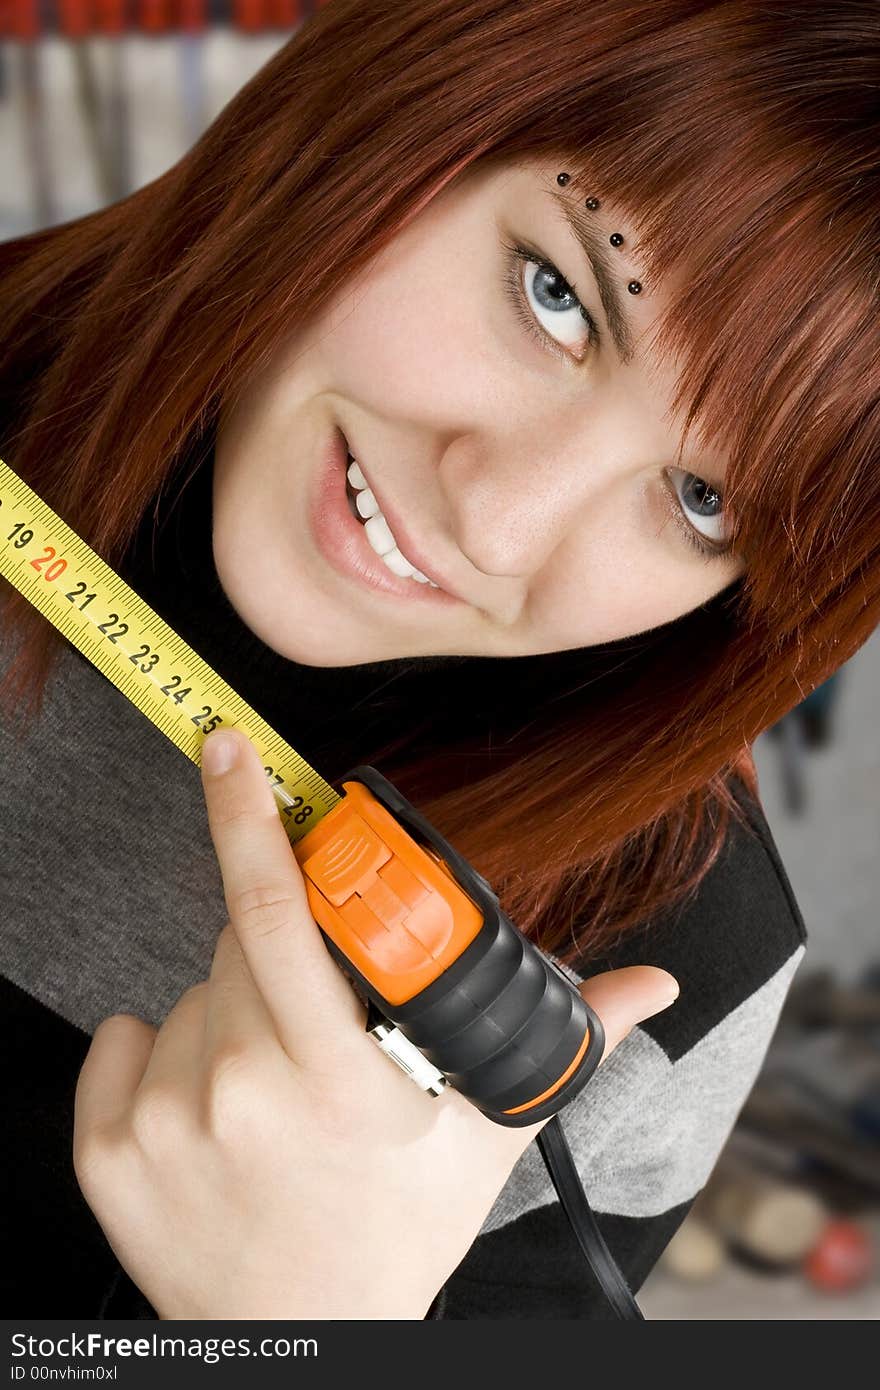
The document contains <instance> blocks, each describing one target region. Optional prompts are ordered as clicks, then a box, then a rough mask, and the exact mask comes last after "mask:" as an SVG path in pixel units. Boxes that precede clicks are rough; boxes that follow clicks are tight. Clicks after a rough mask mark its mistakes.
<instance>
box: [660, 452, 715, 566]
mask: <svg viewBox="0 0 880 1390" xmlns="http://www.w3.org/2000/svg"><path fill="white" fill-rule="evenodd" d="M666 471H667V474H669V477H670V480H671V484H673V488H674V492H676V498H677V505H676V512H677V520H678V523H680V525H681V530H683V532H684V535H685V539H688V541H690V542H691V543H692V545H694V546H695V548H696V549H698V550H701V552H702V553H703V555H706V556H712V555H730V550H731V545H730V537H728V525H727V516H726V514H724V499H723V496H722V493H720V492H719V491H717V489H716V488H713V486H712V484H710V482H706V480H705V478H699V477H696V474H695V473H685V471H684V468H667V470H666Z"/></svg>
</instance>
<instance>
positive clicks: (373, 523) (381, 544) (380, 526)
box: [364, 512, 397, 555]
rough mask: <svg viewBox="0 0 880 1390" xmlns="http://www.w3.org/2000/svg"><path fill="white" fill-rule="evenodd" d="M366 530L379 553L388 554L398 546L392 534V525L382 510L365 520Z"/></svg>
mask: <svg viewBox="0 0 880 1390" xmlns="http://www.w3.org/2000/svg"><path fill="white" fill-rule="evenodd" d="M364 530H365V531H366V533H367V540H368V541H369V542H370V545H371V546H372V547H373V549H374V550H375V552H376V554H377V555H387V554H388V552H389V551H391V550H394V549H395V548H396V546H397V541H396V540H395V539H394V537H393V535H392V534H391V527H390V526H389V525H388V522H387V521H386V520H385V518H384V516H383V515H382V513H381V512H377V513H376V515H375V516H371V517H370V518H369V520H368V521H366V522H365V524H364Z"/></svg>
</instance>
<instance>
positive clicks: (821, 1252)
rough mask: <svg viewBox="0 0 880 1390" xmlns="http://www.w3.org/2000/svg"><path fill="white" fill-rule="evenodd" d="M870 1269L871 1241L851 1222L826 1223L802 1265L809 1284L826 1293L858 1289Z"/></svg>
mask: <svg viewBox="0 0 880 1390" xmlns="http://www.w3.org/2000/svg"><path fill="white" fill-rule="evenodd" d="M873 1267H874V1256H873V1251H872V1248H871V1240H870V1237H869V1236H868V1234H867V1232H866V1231H864V1230H862V1228H861V1226H857V1225H856V1223H855V1222H854V1221H829V1222H828V1225H827V1226H826V1227H825V1229H824V1231H823V1232H822V1234H821V1236H820V1237H819V1239H818V1241H817V1242H816V1244H815V1245H814V1246H813V1249H812V1250H811V1251H810V1253H809V1255H808V1256H807V1258H806V1260H805V1261H804V1273H805V1274H806V1276H807V1278H808V1279H809V1281H810V1283H811V1284H814V1285H815V1286H816V1288H817V1289H822V1290H823V1291H824V1292H826V1293H844V1292H846V1290H848V1289H856V1288H858V1287H859V1285H861V1284H864V1283H865V1282H866V1281H867V1280H868V1278H869V1277H870V1274H871V1271H872V1269H873Z"/></svg>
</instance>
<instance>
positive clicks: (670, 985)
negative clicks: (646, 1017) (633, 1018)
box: [656, 970, 681, 1010]
mask: <svg viewBox="0 0 880 1390" xmlns="http://www.w3.org/2000/svg"><path fill="white" fill-rule="evenodd" d="M662 973H663V976H664V979H663V981H662V983H661V982H660V981H658V982H657V996H656V997H657V1008H658V1010H659V1009H666V1008H668V1007H669V1005H670V1004H674V1003H675V1001H676V999H677V998H678V996H679V994H680V993H681V991H680V989H679V985H678V980H676V978H675V976H674V975H670V974H669V973H668V972H667V971H665V970H664V971H663V972H662Z"/></svg>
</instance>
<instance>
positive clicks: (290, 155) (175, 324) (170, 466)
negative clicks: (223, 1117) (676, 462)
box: [0, 0, 880, 959]
mask: <svg viewBox="0 0 880 1390" xmlns="http://www.w3.org/2000/svg"><path fill="white" fill-rule="evenodd" d="M878 87H880V12H878V9H877V5H876V0H825V3H823V4H821V5H818V4H815V3H812V2H811V0H787V3H786V4H785V5H768V4H766V3H764V0H729V2H728V3H720V4H716V3H706V0H650V3H647V2H646V3H637V0H593V3H591V4H589V5H577V4H574V5H573V4H572V3H571V0H528V3H527V4H523V3H520V0H456V3H455V4H450V3H449V0H332V3H331V4H329V5H327V6H326V7H324V8H322V9H321V10H320V11H319V13H318V14H317V16H316V17H315V18H314V19H312V20H311V21H309V22H308V23H307V24H305V25H304V26H303V27H302V28H301V29H300V30H299V32H298V33H297V34H296V35H295V36H294V37H293V38H292V39H291V40H290V42H289V43H287V44H286V45H285V46H284V47H283V48H281V49H280V50H279V51H278V52H277V53H276V55H275V56H274V57H273V58H272V59H271V60H270V61H269V62H268V63H267V64H266V66H265V67H264V68H263V69H262V70H261V71H260V72H259V73H258V74H257V75H256V77H254V78H253V80H252V81H250V82H249V83H248V84H247V86H246V87H244V88H243V89H242V90H241V91H240V92H239V93H238V94H237V96H236V97H235V98H234V99H233V100H232V101H231V102H230V103H229V105H228V106H227V107H226V108H225V110H224V111H223V112H222V113H221V114H220V116H219V117H218V118H217V119H216V120H215V121H214V123H213V124H212V125H211V126H210V127H209V129H208V130H207V131H206V132H205V134H204V135H203V136H202V138H201V139H200V140H199V141H198V143H197V144H196V145H195V146H194V147H193V149H192V150H190V151H189V153H188V154H186V156H185V157H184V158H183V159H181V160H180V161H179V162H178V163H177V164H176V165H175V166H174V167H173V168H171V169H170V170H168V171H167V172H166V173H165V174H163V175H162V176H161V177H160V178H158V179H156V180H154V181H153V182H152V183H151V184H149V185H147V186H146V187H144V188H141V189H140V190H138V191H137V192H136V193H134V194H132V195H131V196H130V197H128V198H126V199H124V200H123V201H121V202H119V203H116V204H114V205H113V206H111V207H108V208H104V209H102V210H101V211H99V212H96V213H93V214H91V215H90V216H87V217H83V218H79V219H77V220H76V221H73V222H71V223H68V224H66V225H64V226H60V227H56V228H51V229H49V230H45V231H40V232H37V233H34V234H32V235H30V236H26V237H23V238H20V239H18V240H16V241H13V242H9V243H6V244H5V245H3V246H0V303H2V319H0V324H2V328H0V419H3V420H5V421H10V422H12V428H11V429H10V430H9V431H8V432H7V433H6V434H5V436H4V440H3V447H4V451H5V457H6V459H7V461H8V462H9V464H10V465H11V466H12V467H13V468H14V469H15V470H16V471H17V472H19V473H20V474H21V475H22V476H23V477H24V478H25V479H26V480H27V481H28V482H29V483H30V485H31V486H32V487H34V488H35V489H36V491H37V492H38V493H39V494H40V495H41V496H42V497H43V498H44V499H45V500H46V501H47V502H48V503H49V504H50V505H51V506H52V507H54V508H55V509H56V510H57V511H59V512H60V513H61V514H62V515H63V516H64V518H65V519H66V520H67V521H68V522H69V523H70V525H71V526H73V527H74V529H75V530H76V531H78V532H79V533H80V535H82V536H83V537H84V538H85V539H86V540H87V541H88V542H89V544H90V545H91V546H93V547H94V549H95V550H97V551H98V552H99V553H100V554H101V555H102V556H103V557H104V558H105V559H106V560H107V561H108V563H109V564H111V565H112V566H114V567H119V566H120V564H121V563H122V560H123V557H124V555H125V553H126V550H127V547H128V545H129V543H130V542H131V541H132V539H133V537H134V535H135V532H136V530H137V527H138V524H139V521H140V519H141V518H142V517H143V515H144V514H145V512H146V509H147V508H148V507H149V506H150V505H151V503H155V501H156V499H157V497H158V495H159V494H160V493H161V492H162V490H163V489H164V488H165V487H166V486H167V485H168V483H169V482H170V481H171V480H172V478H173V477H174V476H175V472H176V470H178V469H179V463H180V460H181V459H182V458H183V456H184V454H185V452H186V450H187V449H188V448H189V447H190V446H191V444H192V442H193V441H194V440H196V439H197V438H198V437H199V435H200V434H201V433H202V432H203V431H204V430H205V429H206V428H207V426H208V425H209V423H210V422H211V420H212V419H214V418H215V414H216V410H217V406H218V402H219V400H220V398H221V396H223V395H224V394H225V393H235V391H236V390H237V389H239V388H240V386H241V384H242V383H243V382H244V381H245V379H246V378H247V377H248V374H249V373H250V372H252V371H253V370H255V369H257V368H258V367H260V366H261V365H262V364H264V363H265V362H266V361H267V360H268V359H269V358H270V356H271V354H272V353H273V350H274V349H275V348H276V347H277V346H278V345H279V344H280V343H281V341H282V339H287V338H288V336H289V335H290V334H291V332H292V331H293V330H295V328H296V327H297V325H298V324H303V323H305V321H306V319H307V318H308V317H309V315H310V314H312V313H313V312H316V311H318V310H319V308H320V305H321V303H322V301H323V300H324V298H325V296H326V295H327V294H328V293H329V292H330V291H331V290H335V289H336V288H338V284H339V280H340V277H341V276H342V275H345V276H348V275H354V274H355V273H356V272H357V271H358V270H359V269H360V268H362V267H364V266H366V264H367V263H368V262H369V261H370V259H371V258H372V257H373V256H374V255H375V254H376V253H377V252H378V251H379V250H380V249H382V248H383V247H384V246H385V245H386V244H387V243H388V242H389V240H391V239H392V238H393V237H394V236H395V234H396V233H397V232H398V231H399V230H400V229H401V228H402V227H403V226H404V224H405V223H406V222H407V221H408V220H409V219H410V218H412V217H413V216H414V215H415V214H417V213H418V212H419V211H420V210H421V209H422V208H424V207H425V206H426V204H427V203H429V202H430V200H431V199H432V198H433V197H434V196H435V195H436V194H437V193H438V192H439V191H440V190H441V189H442V188H444V187H445V186H446V185H447V184H448V183H449V182H450V180H452V179H453V178H455V177H456V176H457V175H458V174H460V173H462V172H463V171H464V170H466V169H468V168H469V167H472V166H473V165H474V164H475V162H476V161H478V160H482V159H512V158H517V157H553V158H556V159H558V161H559V164H558V167H559V168H560V169H562V168H565V169H567V170H569V171H570V173H571V175H572V179H573V180H574V181H576V182H577V186H578V187H585V188H588V189H595V190H598V191H599V192H600V193H604V194H605V195H606V196H608V197H609V198H610V199H612V200H614V201H615V202H616V203H618V204H619V205H620V207H621V208H622V209H623V210H624V211H626V212H627V213H628V214H629V215H630V216H631V219H632V222H633V224H634V226H635V227H636V228H637V229H638V230H639V234H640V235H639V242H638V245H637V248H636V254H637V257H638V260H639V264H640V265H642V266H644V267H645V271H644V273H643V274H642V277H641V278H643V280H644V281H645V285H646V289H650V285H651V283H652V282H656V283H658V284H659V283H663V282H664V281H665V280H666V278H667V277H670V280H669V282H670V283H680V284H681V286H682V288H681V290H680V291H679V292H677V293H676V294H675V295H674V296H672V299H671V303H670V306H669V309H668V311H667V313H666V314H665V315H664V316H663V318H662V319H660V320H659V321H658V323H657V326H656V329H655V335H656V336H655V343H654V345H653V350H654V351H657V352H669V353H674V354H676V355H677V357H678V358H679V360H680V361H681V363H682V368H681V374H680V377H679V379H678V395H677V397H676V400H675V402H674V403H673V408H674V409H675V410H678V409H680V408H682V407H684V410H685V412H686V426H687V429H688V431H690V430H695V431H697V432H698V433H699V434H700V436H701V438H702V439H703V440H704V441H705V442H706V443H708V444H711V445H713V446H714V445H718V446H720V448H721V450H723V451H724V454H725V455H726V456H727V457H728V459H729V469H728V476H727V484H726V495H727V498H728V501H729V503H730V505H731V507H732V509H733V513H734V515H735V517H736V527H737V544H738V545H739V547H740V548H741V551H742V554H743V556H744V557H745V560H746V572H745V576H744V578H743V579H742V580H741V581H739V582H738V583H737V584H736V585H734V586H733V587H732V588H731V589H729V590H728V591H726V592H725V594H724V595H722V596H721V598H720V599H718V600H715V601H713V602H712V603H711V604H708V605H706V606H705V607H703V608H701V609H699V610H698V611H697V612H695V613H693V614H691V615H688V616H687V617H686V618H684V619H681V620H680V621H678V622H676V623H673V624H670V625H668V626H667V627H664V628H661V629H656V630H655V631H654V632H652V633H649V634H646V635H644V636H643V637H641V638H635V639H630V640H629V641H627V642H623V643H616V644H611V646H610V647H608V648H603V649H593V650H592V651H587V652H583V653H581V654H580V658H579V659H580V668H579V670H580V674H579V675H575V667H574V666H573V664H572V654H571V653H568V654H559V662H558V664H557V666H556V667H553V665H552V662H550V663H548V664H547V673H548V675H547V684H546V686H545V687H544V690H545V693H546V696H547V698H544V699H542V698H541V696H540V694H539V695H538V696H537V697H536V707H535V708H534V709H533V710H532V712H531V718H530V719H526V720H525V721H524V722H523V725H522V727H520V728H518V729H516V730H515V731H514V732H512V733H511V736H510V737H509V738H508V739H507V741H506V742H504V743H503V744H501V745H499V744H498V743H497V742H493V741H492V740H491V738H490V740H489V741H488V743H487V742H486V740H485V739H483V738H482V737H481V736H477V735H476V734H473V733H472V734H470V735H469V734H468V730H467V721H466V719H465V720H464V721H463V723H462V726H461V729H460V731H459V735H460V736H458V737H457V739H456V741H455V743H454V746H452V747H450V748H448V749H444V752H443V756H442V758H441V757H439V756H438V755H437V753H436V751H434V752H433V753H432V749H431V747H430V746H429V741H428V743H426V742H425V741H424V740H423V741H422V743H421V744H419V742H418V740H416V739H415V738H413V739H409V740H408V738H407V737H403V738H401V739H399V740H398V742H397V744H396V745H395V746H394V747H393V748H392V747H391V745H389V746H388V751H387V758H386V761H384V762H383V763H382V764H381V766H382V767H383V770H384V771H386V772H387V773H388V774H389V775H390V776H392V777H394V778H395V780H397V781H398V783H399V784H400V786H401V789H402V790H403V791H404V792H406V793H407V794H408V795H410V796H411V797H413V798H414V799H417V800H419V802H420V804H421V806H422V808H423V809H424V810H425V811H426V812H427V814H428V815H430V816H431V817H432V818H433V819H434V820H435V821H436V823H437V824H438V826H439V827H440V828H442V829H443V830H444V832H445V833H447V834H448V835H449V836H451V838H452V839H453V840H454V841H455V842H456V844H457V845H458V846H459V847H460V848H461V850H462V852H463V853H465V854H467V855H468V856H469V857H471V858H472V859H473V860H474V862H475V863H476V864H477V865H478V866H479V867H480V868H481V870H482V871H483V872H484V873H485V874H486V875H487V876H488V877H490V879H491V880H492V881H493V882H494V883H495V884H496V885H497V887H498V888H499V890H500V892H501V896H502V900H503V901H504V903H505V905H506V906H507V907H508V909H509V910H510V911H511V912H512V914H513V916H514V919H515V920H516V921H518V923H519V924H520V925H521V926H523V927H524V928H525V929H527V930H530V931H531V932H532V934H533V935H535V936H536V937H537V938H538V939H539V940H540V941H541V943H542V944H543V945H544V946H545V947H548V948H552V949H554V950H556V951H557V952H558V954H560V955H561V956H562V957H563V958H566V959H573V958H574V955H575V954H578V955H580V956H581V957H583V955H584V953H585V952H593V953H599V952H601V951H603V950H604V949H605V948H606V947H607V946H608V945H609V944H610V943H611V941H612V940H613V938H614V936H615V935H616V934H617V933H618V932H620V931H622V930H624V929H625V928H626V927H628V926H631V925H633V924H634V923H636V922H637V921H644V920H646V919H647V918H648V917H649V916H650V915H651V914H653V913H655V912H656V911H658V910H659V909H660V908H661V907H663V906H664V905H668V904H670V903H672V902H673V901H675V899H676V898H678V897H680V896H681V895H682V893H684V892H685V891H686V890H687V889H688V888H689V887H692V886H694V885H695V884H696V882H698V880H699V878H700V876H701V874H702V873H703V872H704V871H705V869H706V867H707V866H708V864H709V863H710V862H711V859H712V857H713V855H714V854H715V853H716V852H717V851H718V848H719V846H720V844H721V843H722V840H723V835H724V829H725V819H726V816H727V815H728V814H729V810H730V807H731V805H732V798H731V796H730V792H729V790H728V784H729V780H730V775H731V773H732V771H734V770H736V769H739V770H740V772H745V773H746V775H749V774H750V769H751V759H750V754H749V748H750V745H751V743H752V741H753V740H754V738H755V737H756V735H757V734H758V733H759V732H760V731H761V730H762V729H764V728H765V727H766V726H767V725H769V724H770V723H772V722H774V721H775V720H777V719H778V718H779V717H780V716H781V715H782V714H783V713H784V712H785V711H787V710H788V709H790V708H791V707H792V706H793V705H794V704H795V703H797V702H798V701H799V700H800V699H801V698H802V697H803V696H804V695H805V694H806V693H807V692H808V691H809V690H811V689H812V688H813V687H814V686H815V685H817V684H818V683H819V682H821V681H823V680H824V679H825V678H826V677H827V676H828V675H830V673H831V672H832V671H834V670H835V669H836V668H837V667H838V666H839V665H840V664H841V663H842V662H843V661H845V660H846V659H847V658H848V657H849V656H851V655H852V653H853V652H855V650H856V649H857V648H858V647H859V646H860V644H861V643H862V642H863V641H864V640H865V639H866V638H867V637H868V635H869V634H870V632H871V631H872V630H873V628H874V627H875V626H876V624H877V622H878V618H880V566H878V542H880V319H878V282H880V256H878V247H880V158H878V154H880V103H878ZM678 276H680V280H678V279H676V280H675V281H673V279H672V277H678ZM3 588H4V590H5V591H6V592H5V593H4V595H3V598H4V609H3V620H4V624H5V631H6V632H7V633H9V632H13V631H14V632H15V633H18V634H20V636H21V637H22V638H23V639H24V642H23V645H22V649H21V655H20V657H19V660H18V663H17V665H16V666H15V667H14V668H13V670H12V672H11V676H10V680H9V681H8V682H7V685H6V686H5V688H4V691H3V692H2V693H3V695H4V698H6V699H7V701H9V709H10V711H12V710H13V705H12V703H11V702H12V700H13V698H15V699H17V698H19V697H21V696H27V697H28V699H29V700H30V703H31V709H32V710H33V711H36V709H37V708H38V706H39V701H40V699H41V692H42V690H43V687H44V685H45V681H46V678H47V676H48V674H49V670H50V667H51V662H52V659H53V655H54V654H55V653H56V652H57V651H58V649H59V648H60V647H61V645H62V644H63V640H64V639H62V638H60V637H59V635H58V634H57V633H55V632H54V630H53V629H51V628H50V627H49V626H48V624H46V622H45V621H44V619H43V618H42V617H41V616H40V615H39V614H38V613H37V612H36V611H35V610H34V609H33V608H32V607H31V606H30V605H29V604H28V603H27V602H26V601H25V600H24V599H23V598H21V596H20V595H19V594H18V593H17V592H16V591H14V590H13V589H12V588H11V586H9V585H4V586H3ZM554 670H556V671H557V672H564V676H557V677H554V676H553V671H554ZM560 681H561V684H560ZM475 807H479V816H478V817H477V816H476V815H475Z"/></svg>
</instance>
